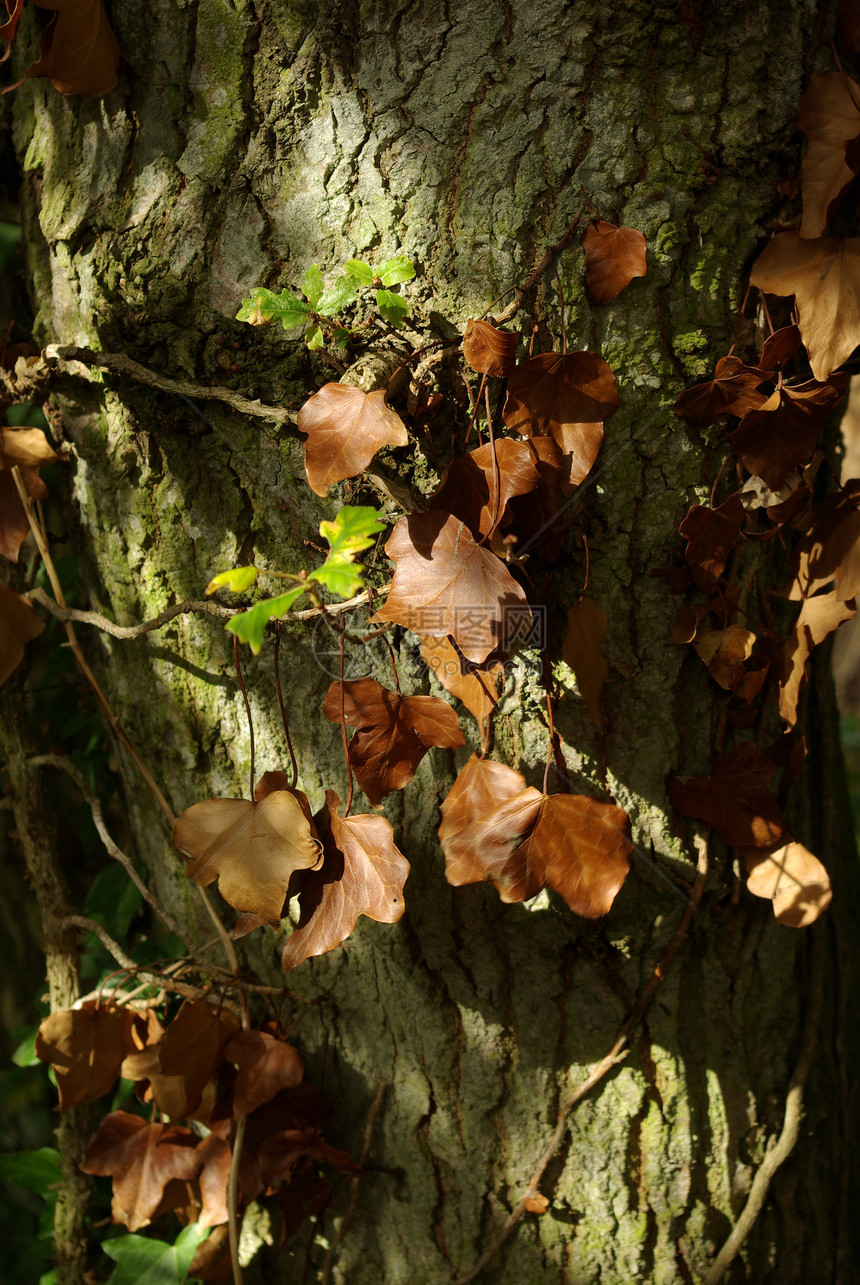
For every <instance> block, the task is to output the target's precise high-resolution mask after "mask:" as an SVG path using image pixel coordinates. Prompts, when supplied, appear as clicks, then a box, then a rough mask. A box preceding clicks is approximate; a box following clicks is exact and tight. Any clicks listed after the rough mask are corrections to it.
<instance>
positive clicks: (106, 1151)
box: [81, 1111, 201, 1231]
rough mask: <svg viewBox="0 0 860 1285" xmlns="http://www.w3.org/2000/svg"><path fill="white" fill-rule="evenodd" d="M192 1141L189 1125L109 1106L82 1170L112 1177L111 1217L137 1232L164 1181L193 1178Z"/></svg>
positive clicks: (197, 1164) (196, 1162)
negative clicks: (151, 1120) (152, 1121)
mask: <svg viewBox="0 0 860 1285" xmlns="http://www.w3.org/2000/svg"><path fill="white" fill-rule="evenodd" d="M197 1141H198V1140H197V1138H196V1137H195V1135H194V1134H193V1133H192V1132H191V1130H190V1129H183V1128H181V1127H179V1126H178V1125H175V1124H172V1125H169V1126H165V1125H163V1124H147V1123H146V1121H145V1120H141V1118H140V1116H137V1115H131V1114H130V1113H129V1112H127V1111H111V1112H110V1114H109V1115H106V1116H105V1118H104V1119H103V1120H102V1122H101V1124H100V1125H99V1128H98V1131H97V1133H96V1134H95V1137H93V1138H92V1140H91V1141H90V1144H89V1146H88V1147H87V1151H86V1155H85V1156H84V1159H83V1162H82V1164H81V1169H82V1170H83V1171H84V1173H90V1174H98V1175H100V1176H102V1177H112V1178H113V1200H112V1203H111V1216H112V1218H113V1221H114V1222H117V1223H123V1224H124V1225H125V1226H126V1227H127V1228H128V1229H129V1231H138V1230H139V1229H140V1228H141V1227H146V1226H147V1225H148V1224H149V1223H150V1221H151V1220H152V1218H153V1217H154V1215H155V1212H156V1210H157V1209H158V1206H159V1204H160V1203H161V1199H162V1196H163V1194H164V1188H165V1187H166V1185H167V1183H168V1182H170V1181H171V1180H173V1179H178V1180H180V1181H183V1182H190V1181H191V1180H192V1179H194V1178H196V1177H197V1175H198V1173H199V1172H200V1168H201V1157H200V1155H199V1154H198V1152H197Z"/></svg>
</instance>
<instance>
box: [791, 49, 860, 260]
mask: <svg viewBox="0 0 860 1285" xmlns="http://www.w3.org/2000/svg"><path fill="white" fill-rule="evenodd" d="M858 102H860V86H858V85H857V84H856V83H855V82H854V81H853V80H851V79H850V78H849V77H848V76H846V75H845V73H844V72H842V71H825V72H823V73H822V74H821V75H820V76H816V77H815V79H814V80H813V81H812V83H811V84H810V86H809V88H808V89H807V91H806V93H805V94H804V95H803V97H802V98H801V100H800V102H799V104H798V110H797V128H798V129H799V130H801V131H802V132H803V133H804V134H805V135H806V137H807V138H808V139H809V146H808V147H807V149H806V155H805V156H804V158H803V164H802V166H801V169H800V186H801V191H802V193H803V220H802V222H801V224H800V235H801V236H802V237H807V238H814V237H819V236H821V234H822V232H823V231H824V229H825V228H826V226H827V224H828V222H829V218H830V210H831V208H832V207H833V206H834V204H835V203H836V202H837V201H838V200H839V198H840V196H841V195H842V193H843V192H844V191H845V189H846V188H847V187H848V185H849V183H851V182H852V180H853V178H854V171H853V170H852V169H850V168H849V166H848V165H847V164H846V161H845V144H846V143H849V142H851V140H852V139H855V138H856V137H857V136H858V134H860V110H858V108H857V107H856V106H855V104H856V103H858Z"/></svg>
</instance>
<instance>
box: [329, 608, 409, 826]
mask: <svg viewBox="0 0 860 1285" xmlns="http://www.w3.org/2000/svg"><path fill="white" fill-rule="evenodd" d="M343 634H344V625H343V623H341V628H340V648H339V651H340V731H341V735H342V737H343V756H344V758H345V759H346V772H347V776H348V777H349V793H348V794H347V796H346V807H345V808H344V810H343V817H342V818H341V819H342V820H343V821H345V820H346V818H347V817H348V816H349V809H350V808H351V807H352V763H351V762H350V761H349V740H348V739H347V735H346V694H345V692H344V686H343ZM386 641H387V639H386ZM394 672H395V676H396V674H397V670H396V669H395V671H394Z"/></svg>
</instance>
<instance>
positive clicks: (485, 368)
mask: <svg viewBox="0 0 860 1285" xmlns="http://www.w3.org/2000/svg"><path fill="white" fill-rule="evenodd" d="M519 341H520V337H519V335H512V334H511V333H510V331H508V330H498V329H497V328H496V327H495V326H491V325H490V323H489V322H488V321H473V320H472V319H471V317H470V318H469V320H468V321H467V322H466V330H465V333H464V335H463V356H464V357H465V359H466V361H467V362H468V363H469V365H470V366H471V367H472V370H477V371H478V372H479V374H481V375H495V376H496V377H497V378H498V377H502V378H503V377H504V376H505V375H509V374H510V373H511V371H512V370H513V368H514V366H515V365H516V353H517V344H518V343H519Z"/></svg>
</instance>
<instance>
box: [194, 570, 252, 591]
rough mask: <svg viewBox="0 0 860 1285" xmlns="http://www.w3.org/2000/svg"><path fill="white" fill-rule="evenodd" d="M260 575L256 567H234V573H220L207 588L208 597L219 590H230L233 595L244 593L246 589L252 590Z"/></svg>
mask: <svg viewBox="0 0 860 1285" xmlns="http://www.w3.org/2000/svg"><path fill="white" fill-rule="evenodd" d="M258 574H259V572H258V571H257V568H256V567H234V568H233V569H232V571H219V573H218V575H217V576H213V578H212V579H211V580H210V581H209V583H208V585H207V586H206V595H207V597H208V596H209V594H210V593H215V592H216V590H218V589H229V590H230V592H231V593H244V592H245V590H246V589H250V587H251V585H252V584H253V583H254V581H255V580H256V579H257V576H258Z"/></svg>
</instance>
